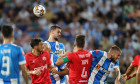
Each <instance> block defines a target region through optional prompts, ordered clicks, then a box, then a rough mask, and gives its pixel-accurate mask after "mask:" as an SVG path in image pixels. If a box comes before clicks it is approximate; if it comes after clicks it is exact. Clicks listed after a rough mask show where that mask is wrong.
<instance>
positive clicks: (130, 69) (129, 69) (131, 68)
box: [125, 65, 134, 75]
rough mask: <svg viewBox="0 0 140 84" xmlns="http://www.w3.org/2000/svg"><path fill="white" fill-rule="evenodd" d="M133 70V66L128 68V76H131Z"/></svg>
mask: <svg viewBox="0 0 140 84" xmlns="http://www.w3.org/2000/svg"><path fill="white" fill-rule="evenodd" d="M133 69H134V67H133V66H132V65H130V66H129V67H128V69H127V71H126V73H125V74H126V75H130V74H131V72H132V71H133Z"/></svg>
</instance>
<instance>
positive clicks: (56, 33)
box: [50, 25, 61, 40]
mask: <svg viewBox="0 0 140 84" xmlns="http://www.w3.org/2000/svg"><path fill="white" fill-rule="evenodd" d="M50 35H51V36H52V37H53V38H54V39H55V40H58V38H59V37H60V36H61V27H60V26H58V25H53V26H51V28H50Z"/></svg>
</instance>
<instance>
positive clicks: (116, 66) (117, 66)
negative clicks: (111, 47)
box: [114, 60, 119, 68]
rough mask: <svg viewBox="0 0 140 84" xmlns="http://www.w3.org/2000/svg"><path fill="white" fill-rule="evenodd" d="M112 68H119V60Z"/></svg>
mask: <svg viewBox="0 0 140 84" xmlns="http://www.w3.org/2000/svg"><path fill="white" fill-rule="evenodd" d="M114 68H119V60H117V62H116V64H115V65H114Z"/></svg>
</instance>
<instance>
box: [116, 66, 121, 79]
mask: <svg viewBox="0 0 140 84" xmlns="http://www.w3.org/2000/svg"><path fill="white" fill-rule="evenodd" d="M116 75H117V77H116V80H117V81H118V80H120V76H121V74H120V70H119V69H117V70H116Z"/></svg>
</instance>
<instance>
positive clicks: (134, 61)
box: [131, 55, 138, 67]
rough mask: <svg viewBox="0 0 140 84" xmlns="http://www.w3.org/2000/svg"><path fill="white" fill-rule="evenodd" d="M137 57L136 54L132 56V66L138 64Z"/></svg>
mask: <svg viewBox="0 0 140 84" xmlns="http://www.w3.org/2000/svg"><path fill="white" fill-rule="evenodd" d="M137 59H138V55H137V56H136V57H135V58H134V60H133V61H132V63H131V64H132V65H133V66H134V67H135V66H137V65H138V63H137V61H138V60H137Z"/></svg>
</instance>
